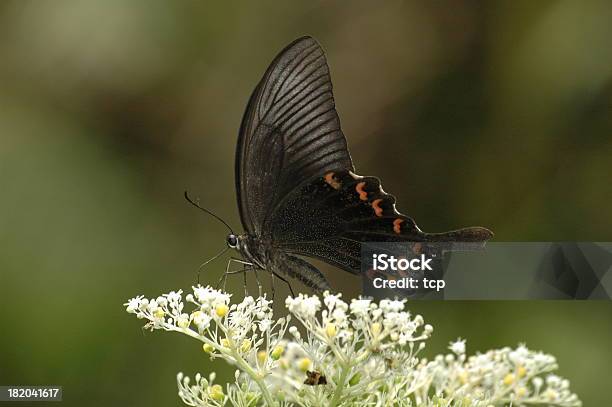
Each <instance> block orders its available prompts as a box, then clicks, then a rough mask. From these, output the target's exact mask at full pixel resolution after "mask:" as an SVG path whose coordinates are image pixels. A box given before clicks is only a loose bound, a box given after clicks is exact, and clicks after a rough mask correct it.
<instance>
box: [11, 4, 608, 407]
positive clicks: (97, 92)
mask: <svg viewBox="0 0 612 407" xmlns="http://www.w3.org/2000/svg"><path fill="white" fill-rule="evenodd" d="M610 21H612V6H611V5H610V3H607V2H599V1H591V2H589V1H587V2H577V1H570V0H568V1H540V2H531V1H517V2H503V3H500V2H476V1H466V2H460V1H448V2H445V1H435V2H425V1H420V2H407V1H388V2H384V3H381V2H368V1H364V2H333V3H332V2H318V1H315V2H301V3H289V2H281V1H274V2H271V1H258V2H214V3H213V2H197V1H185V2H170V1H166V2H160V1H131V2H123V1H120V0H111V1H105V2H96V1H54V2H35V1H33V2H29V1H4V2H2V3H1V4H0V89H1V90H0V137H1V143H0V188H1V190H0V198H1V199H0V286H1V287H2V293H1V295H0V309H1V310H2V315H3V321H4V322H3V324H2V325H3V326H2V328H1V329H0V384H5V385H8V384H30V385H36V384H56V385H62V386H64V405H71V406H72V405H74V406H76V405H92V406H108V405H133V406H137V405H142V406H152V405H179V404H180V402H179V400H178V398H177V396H176V385H175V382H174V380H175V374H176V372H177V371H180V370H182V371H184V372H185V373H187V374H190V375H193V374H194V373H195V372H196V371H201V372H203V373H206V372H208V371H210V370H211V369H215V370H218V371H219V372H220V374H221V376H222V377H221V379H223V378H227V377H230V376H231V375H232V373H233V370H232V369H229V368H226V367H225V366H224V365H222V364H217V363H214V364H212V363H211V362H210V361H208V359H207V358H206V357H205V355H204V354H203V353H202V352H201V348H200V347H199V346H198V344H197V343H196V342H194V341H193V340H190V339H188V338H186V337H181V336H179V335H170V334H160V333H154V334H151V333H146V334H143V332H141V330H140V325H139V324H140V321H137V320H136V319H135V318H133V317H132V316H129V315H128V314H126V313H125V312H124V309H123V307H122V303H123V302H125V301H126V300H127V299H128V298H130V297H132V296H135V295H136V294H146V295H147V296H156V295H158V294H160V293H161V292H167V291H169V290H170V289H178V288H183V289H187V288H188V287H190V285H192V284H193V283H194V282H195V279H196V274H195V270H196V269H197V267H198V265H199V264H200V263H201V262H203V261H204V260H206V259H207V258H209V257H210V256H212V255H213V254H214V253H216V252H217V251H218V250H220V249H221V248H223V247H224V245H225V234H226V230H225V229H224V227H223V226H222V225H220V224H219V223H217V222H215V221H214V220H213V219H212V218H210V217H208V216H206V215H205V214H203V213H201V212H199V211H197V210H196V209H194V208H193V207H191V206H189V205H188V204H187V203H186V202H185V201H184V200H183V196H182V194H183V190H184V189H189V190H190V191H191V192H192V194H193V195H194V196H197V197H199V198H200V199H201V202H202V203H203V204H204V205H206V206H207V207H209V208H211V209H212V210H214V211H216V212H218V213H219V215H221V216H222V217H224V218H225V219H227V220H228V221H229V222H230V223H231V224H232V225H236V226H235V228H237V229H238V228H239V226H238V225H239V224H240V221H239V219H238V212H237V208H236V204H235V193H234V179H233V177H234V174H233V168H234V148H235V142H236V137H237V130H238V126H239V123H240V119H241V116H242V113H243V109H244V107H245V104H246V102H247V99H248V97H249V95H250V93H251V91H252V89H253V87H254V86H255V84H256V83H257V81H258V80H259V78H260V77H261V75H262V73H263V72H264V70H265V69H266V67H267V65H268V63H269V62H270V61H271V60H272V58H273V57H274V56H275V55H276V53H277V52H278V51H279V50H280V49H282V48H283V47H284V46H285V45H286V44H288V43H289V42H291V41H292V40H293V39H295V38H297V37H299V36H302V35H305V34H309V35H312V36H314V37H315V38H317V39H318V40H319V41H320V42H321V44H322V45H323V47H324V48H325V49H326V51H327V54H328V60H329V64H330V67H331V71H332V78H333V80H334V85H335V96H336V103H337V107H338V111H339V114H340V117H341V120H342V124H343V129H344V132H345V134H346V136H347V138H348V141H349V145H350V148H351V152H352V155H353V159H354V161H355V163H356V167H357V171H358V172H359V173H361V174H372V175H377V176H379V177H380V178H381V179H382V180H383V182H384V187H385V189H386V190H387V191H389V192H391V193H393V194H395V195H396V196H397V198H398V202H399V204H398V208H399V209H400V210H401V211H402V212H404V213H406V214H409V215H410V216H412V217H414V218H415V219H416V221H417V223H418V224H419V225H420V226H421V228H422V229H423V230H426V231H443V230H448V229H452V228H455V227H460V226H468V225H482V226H487V227H489V228H491V229H492V230H494V231H495V233H496V237H495V239H496V241H531V240H533V241H537V240H542V241H551V240H584V241H609V240H611V236H610V231H611V228H612V211H610V209H609V202H610V201H611V198H612V188H611V187H610V172H611V169H612V163H611V160H610V157H611V155H612V140H611V138H610V134H611V131H612V114H611V113H612V110H611V109H612V47H611V46H610V44H611V42H610V41H611V38H612V25H611V24H610ZM224 267H225V262H224V261H222V260H220V261H218V262H217V263H216V264H215V265H213V266H210V267H208V268H206V269H205V272H204V274H203V281H204V282H210V283H214V282H216V280H217V279H218V278H219V276H220V275H221V273H222V271H223V269H224ZM326 270H328V271H330V273H329V275H330V278H331V280H332V284H335V285H336V286H338V285H340V286H341V287H345V288H346V292H347V294H352V295H354V294H356V293H357V292H358V287H359V284H360V281H359V278H357V277H352V276H349V275H347V274H345V273H342V272H340V271H338V270H333V269H330V268H326ZM228 288H229V290H231V291H233V292H235V293H237V296H238V297H239V296H240V294H239V293H241V292H242V282H241V279H240V278H235V279H230V281H229V284H228ZM279 290H280V292H279V293H277V298H279V299H281V300H282V299H283V298H284V296H285V295H286V294H287V291H286V289H285V288H284V287H281V288H280V289H279ZM279 303H282V301H279ZM410 308H411V309H413V310H415V311H417V312H420V313H422V314H423V315H424V316H425V319H426V320H427V321H429V322H431V323H432V324H433V325H434V326H435V330H436V331H435V333H434V336H433V338H432V339H431V340H430V342H429V346H428V348H427V354H428V355H433V354H435V353H439V352H442V351H444V348H445V347H446V344H447V343H448V341H450V340H453V339H455V338H456V337H458V336H461V337H464V338H468V349H469V351H470V352H476V351H484V350H486V349H488V348H491V347H499V346H504V345H512V346H515V345H517V344H518V343H520V342H525V343H527V345H528V346H530V347H532V348H535V349H542V350H545V351H547V352H550V353H553V354H555V355H556V356H557V357H558V359H559V362H560V364H561V370H560V373H561V374H562V375H564V376H566V377H568V378H569V379H570V380H571V382H572V387H573V389H574V390H575V391H576V392H578V394H579V395H580V397H581V398H582V399H583V400H584V401H585V406H594V405H609V404H610V401H611V397H610V392H609V389H608V386H607V384H608V381H609V376H610V375H609V370H610V366H611V365H612V351H611V350H610V343H612V329H610V328H611V322H612V306H611V304H610V302H416V303H411V304H410Z"/></svg>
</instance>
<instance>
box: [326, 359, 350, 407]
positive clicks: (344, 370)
mask: <svg viewBox="0 0 612 407" xmlns="http://www.w3.org/2000/svg"><path fill="white" fill-rule="evenodd" d="M350 371H351V364H350V363H347V364H345V365H344V366H343V368H342V373H340V379H339V380H338V383H336V392H335V393H334V397H333V398H332V400H331V402H330V403H329V407H336V406H337V405H338V402H339V401H340V397H342V393H343V392H344V388H345V387H346V380H347V379H348V375H349V373H350Z"/></svg>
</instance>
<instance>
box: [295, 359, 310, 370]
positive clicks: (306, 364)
mask: <svg viewBox="0 0 612 407" xmlns="http://www.w3.org/2000/svg"><path fill="white" fill-rule="evenodd" d="M311 365H312V361H311V360H310V359H308V358H302V359H300V360H299V361H298V369H300V370H301V371H302V372H306V371H308V370H310V366H311Z"/></svg>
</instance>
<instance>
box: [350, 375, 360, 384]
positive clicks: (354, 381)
mask: <svg viewBox="0 0 612 407" xmlns="http://www.w3.org/2000/svg"><path fill="white" fill-rule="evenodd" d="M359 380H361V374H360V373H359V372H357V373H355V374H354V375H353V377H351V378H350V379H349V385H350V386H355V385H356V384H357V383H359Z"/></svg>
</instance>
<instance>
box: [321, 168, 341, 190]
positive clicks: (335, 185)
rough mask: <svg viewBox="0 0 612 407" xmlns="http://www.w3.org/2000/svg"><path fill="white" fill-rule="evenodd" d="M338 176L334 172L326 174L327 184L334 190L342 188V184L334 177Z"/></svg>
mask: <svg viewBox="0 0 612 407" xmlns="http://www.w3.org/2000/svg"><path fill="white" fill-rule="evenodd" d="M335 175H336V174H335V173H334V172H333V171H332V172H328V173H327V174H325V177H324V178H325V182H327V183H328V184H329V185H330V186H331V187H332V188H333V189H338V188H340V182H338V181H337V180H336V179H335V178H334V176H335Z"/></svg>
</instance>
